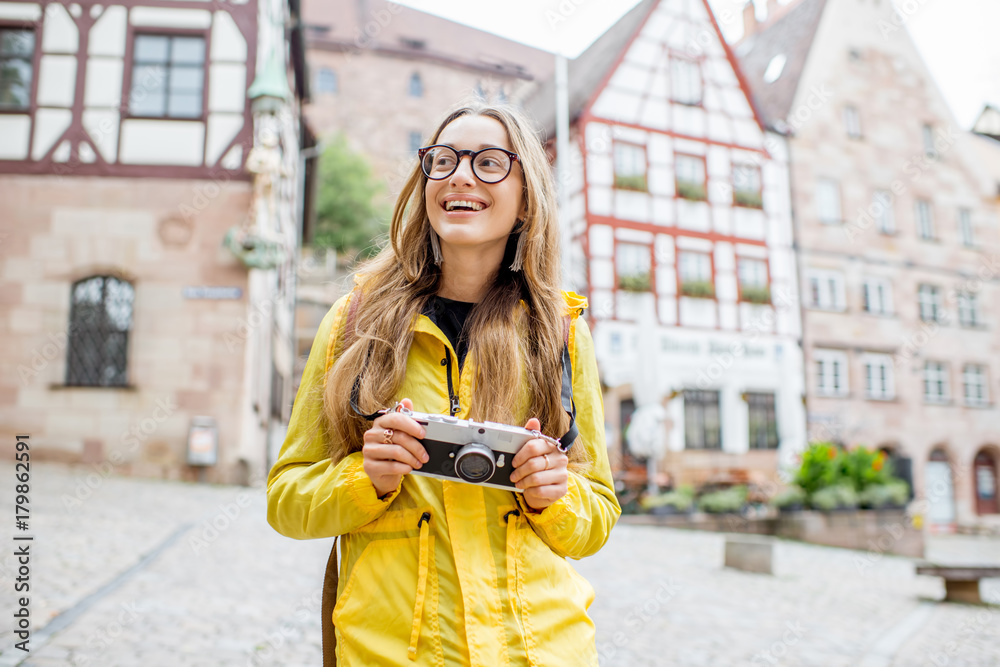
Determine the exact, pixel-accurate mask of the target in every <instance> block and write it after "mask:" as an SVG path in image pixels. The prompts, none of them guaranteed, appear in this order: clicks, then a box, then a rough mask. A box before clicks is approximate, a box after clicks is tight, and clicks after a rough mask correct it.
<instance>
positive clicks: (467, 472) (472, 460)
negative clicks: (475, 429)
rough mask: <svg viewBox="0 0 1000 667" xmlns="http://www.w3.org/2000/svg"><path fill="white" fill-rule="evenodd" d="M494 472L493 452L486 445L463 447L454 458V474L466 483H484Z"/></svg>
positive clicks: (473, 444)
mask: <svg viewBox="0 0 1000 667" xmlns="http://www.w3.org/2000/svg"><path fill="white" fill-rule="evenodd" d="M494 472H496V462H495V461H494V460H493V450H492V449H490V448H489V447H487V446H486V445H480V444H478V443H472V444H468V445H465V446H464V447H462V449H461V450H459V452H458V456H456V457H455V473H456V474H457V475H458V476H459V477H460V478H461V479H463V480H465V481H466V482H473V483H478V482H485V481H486V480H488V479H489V478H490V477H492V476H493V473H494Z"/></svg>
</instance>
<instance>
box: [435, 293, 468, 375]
mask: <svg viewBox="0 0 1000 667" xmlns="http://www.w3.org/2000/svg"><path fill="white" fill-rule="evenodd" d="M475 305H476V304H474V303H468V302H467V301H455V300H453V299H446V298H444V297H443V296H437V295H436V294H435V295H433V296H431V298H429V299H428V300H427V304H426V305H425V306H424V313H423V314H424V315H426V316H427V317H429V318H430V320H431V322H433V323H434V324H436V325H437V326H438V328H439V329H441V332H442V333H444V335H445V336H447V337H448V340H449V341H450V342H451V346H452V347H453V348H455V352H456V353H457V354H458V367H459V369H461V368H462V364H464V363H465V355H466V354H468V352H469V338H468V336H467V335H466V332H465V322H466V320H468V318H469V313H471V312H472V308H473V306H475Z"/></svg>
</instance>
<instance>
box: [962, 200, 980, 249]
mask: <svg viewBox="0 0 1000 667" xmlns="http://www.w3.org/2000/svg"><path fill="white" fill-rule="evenodd" d="M958 233H959V236H960V237H961V239H962V245H963V246H965V247H966V248H975V247H976V225H975V223H973V222H972V210H971V209H968V208H960V209H958Z"/></svg>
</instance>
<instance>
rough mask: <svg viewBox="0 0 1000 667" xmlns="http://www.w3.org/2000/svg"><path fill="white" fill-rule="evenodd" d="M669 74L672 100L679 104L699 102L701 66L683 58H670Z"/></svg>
mask: <svg viewBox="0 0 1000 667" xmlns="http://www.w3.org/2000/svg"><path fill="white" fill-rule="evenodd" d="M670 76H671V79H672V82H673V97H672V99H673V101H674V102H680V103H681V104H701V67H699V66H698V63H696V62H694V61H691V60H684V59H683V58H671V60H670Z"/></svg>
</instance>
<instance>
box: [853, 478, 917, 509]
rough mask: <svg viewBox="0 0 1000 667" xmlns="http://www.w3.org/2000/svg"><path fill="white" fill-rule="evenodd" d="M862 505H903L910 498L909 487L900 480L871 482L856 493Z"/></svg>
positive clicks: (881, 506) (882, 506) (876, 507)
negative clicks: (871, 483)
mask: <svg viewBox="0 0 1000 667" xmlns="http://www.w3.org/2000/svg"><path fill="white" fill-rule="evenodd" d="M858 499H859V500H860V502H861V506H862V507H869V508H871V509H880V508H884V507H904V506H905V505H906V503H907V501H908V500H909V499H910V487H909V485H908V484H907V483H906V482H904V481H901V480H893V481H891V482H889V483H887V484H873V485H871V486H869V487H867V488H866V489H865V490H864V491H862V492H861V493H859V494H858Z"/></svg>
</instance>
